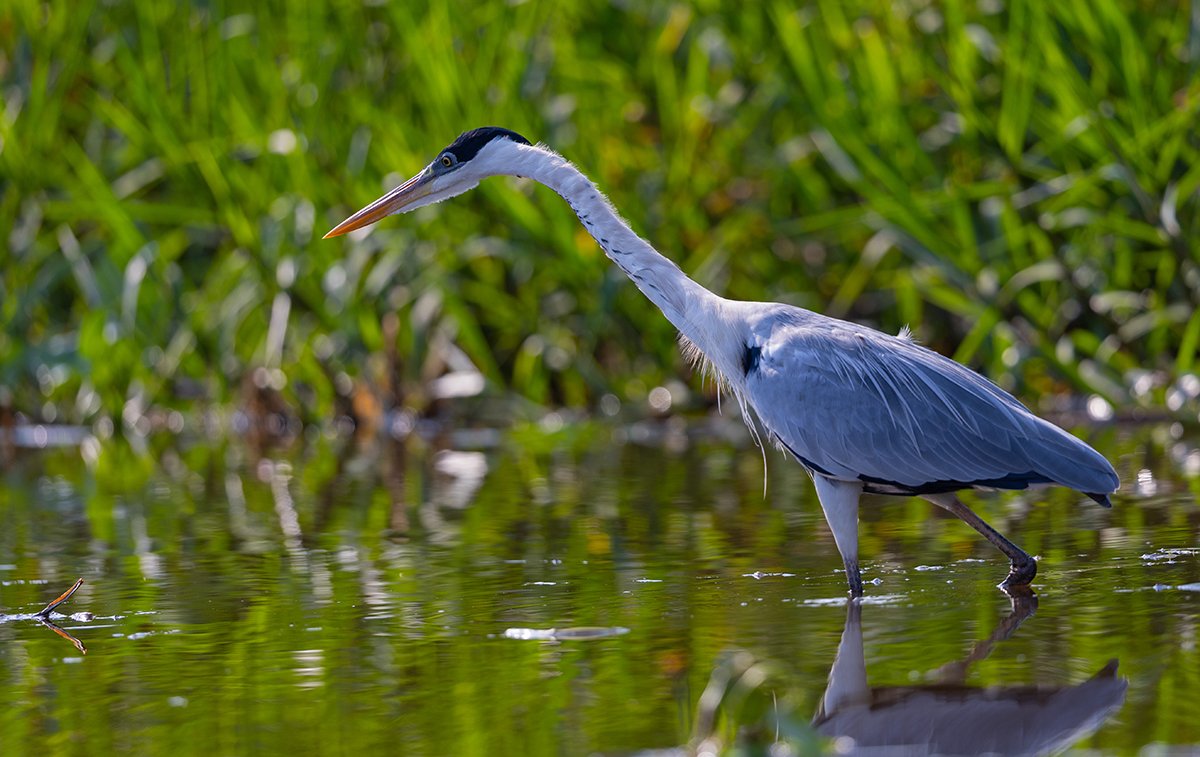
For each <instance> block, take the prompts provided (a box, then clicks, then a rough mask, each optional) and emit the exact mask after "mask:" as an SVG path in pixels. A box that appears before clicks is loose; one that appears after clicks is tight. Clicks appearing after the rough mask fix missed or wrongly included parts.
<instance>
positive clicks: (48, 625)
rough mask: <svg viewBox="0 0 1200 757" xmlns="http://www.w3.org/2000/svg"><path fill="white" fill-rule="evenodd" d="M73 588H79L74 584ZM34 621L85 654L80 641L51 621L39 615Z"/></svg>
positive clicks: (85, 651) (85, 650) (85, 649)
mask: <svg viewBox="0 0 1200 757" xmlns="http://www.w3.org/2000/svg"><path fill="white" fill-rule="evenodd" d="M75 586H76V587H78V586H79V584H75ZM74 590H75V589H72V590H71V591H74ZM67 595H68V596H70V592H67ZM34 620H36V621H37V622H39V623H41V624H42V625H44V626H45V627H46V628H49V629H50V630H51V631H53V632H54V633H56V634H58V635H59V636H61V637H63V638H64V639H66V640H67V641H69V642H71V643H72V644H74V645H75V648H76V649H78V650H79V651H80V652H82V653H83V654H87V647H85V646H84V645H83V642H82V641H80V640H79V639H77V638H75V637H74V636H72V635H71V634H70V633H68V632H67V631H64V630H63V629H61V628H59V627H58V625H57V624H55V623H54V622H52V621H50V620H47V619H46V618H45V617H44V616H42V615H40V614H39V615H35V616H34Z"/></svg>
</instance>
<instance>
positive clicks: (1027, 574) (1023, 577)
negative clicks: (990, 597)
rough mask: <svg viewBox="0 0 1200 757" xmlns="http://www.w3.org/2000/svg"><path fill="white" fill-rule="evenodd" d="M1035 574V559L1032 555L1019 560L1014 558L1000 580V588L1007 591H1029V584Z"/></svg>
mask: <svg viewBox="0 0 1200 757" xmlns="http://www.w3.org/2000/svg"><path fill="white" fill-rule="evenodd" d="M1036 575H1037V560H1034V559H1033V558H1032V557H1026V558H1025V559H1024V560H1022V561H1020V562H1017V561H1015V560H1014V561H1013V563H1012V567H1011V568H1009V570H1008V576H1007V577H1006V578H1005V579H1004V580H1003V581H1001V582H1000V588H1001V589H1002V590H1004V591H1005V592H1009V593H1012V592H1014V591H1017V592H1024V591H1029V584H1031V583H1033V578H1034V576H1036Z"/></svg>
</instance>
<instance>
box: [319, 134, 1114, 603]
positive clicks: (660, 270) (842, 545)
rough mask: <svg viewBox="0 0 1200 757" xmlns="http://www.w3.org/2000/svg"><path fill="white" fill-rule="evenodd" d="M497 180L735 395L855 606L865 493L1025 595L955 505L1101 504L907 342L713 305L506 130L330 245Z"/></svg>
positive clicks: (801, 314)
mask: <svg viewBox="0 0 1200 757" xmlns="http://www.w3.org/2000/svg"><path fill="white" fill-rule="evenodd" d="M504 175H508V176H519V177H525V178H529V179H532V180H534V181H536V182H539V183H541V184H543V185H545V186H547V187H549V188H550V189H552V190H553V191H554V192H556V193H557V194H558V195H560V196H561V197H562V198H563V199H564V200H566V202H567V204H568V205H569V206H570V208H571V210H572V211H573V212H574V213H575V215H576V216H578V218H579V221H580V223H582V224H583V227H584V228H585V229H586V230H587V232H588V234H590V235H591V236H592V237H593V238H594V239H595V240H596V242H597V243H598V244H599V245H600V248H601V249H602V250H603V251H604V253H605V255H606V256H607V257H608V258H609V259H610V260H611V261H612V262H613V263H614V264H616V266H617V267H618V268H620V269H621V270H622V271H624V272H625V274H626V275H628V277H629V278H630V279H631V280H632V281H633V283H634V285H635V286H637V288H638V289H639V290H641V291H642V293H643V294H645V295H646V297H647V298H649V299H650V301H651V302H652V303H654V305H655V306H657V307H658V309H659V310H660V311H662V314H663V315H664V316H665V317H666V318H667V320H668V321H670V322H671V324H673V325H674V326H675V328H676V329H678V331H679V333H680V342H681V344H682V345H683V347H684V351H685V353H686V354H688V355H689V357H691V358H692V359H693V360H695V361H696V362H697V363H698V364H699V366H700V367H701V368H702V369H704V370H708V371H710V372H711V373H712V374H714V375H715V376H716V377H717V380H718V382H719V384H720V386H721V387H722V388H723V389H724V390H725V391H728V392H729V393H730V394H731V395H732V397H733V398H734V400H735V401H736V402H737V404H738V406H739V408H740V410H741V411H742V416H743V418H744V420H745V421H746V423H747V425H748V426H749V428H750V431H751V433H752V434H753V435H754V437H755V439H756V441H760V440H761V438H762V436H765V438H766V440H767V441H768V442H770V443H773V444H774V445H775V446H776V447H778V448H779V449H780V450H782V451H783V453H784V454H786V455H789V456H791V457H792V458H794V459H795V460H796V461H797V462H799V463H800V465H802V466H803V467H804V468H805V469H806V470H807V471H808V473H809V475H810V476H811V478H812V481H813V484H814V487H815V489H816V493H817V498H818V500H819V501H820V504H821V509H822V510H823V512H824V514H825V520H826V522H827V523H828V525H829V528H830V530H831V531H832V534H833V540H834V543H835V545H836V547H837V549H838V552H839V553H840V555H841V558H842V563H843V568H844V571H845V575H846V582H847V584H848V587H849V593H850V595H851V596H852V597H861V596H862V594H863V581H862V571H861V568H860V565H859V551H858V513H859V500H860V496H861V495H862V494H864V493H873V494H886V495H897V496H919V497H923V498H924V499H926V500H928V501H930V502H932V503H933V504H934V505H937V506H938V507H941V508H943V509H945V510H946V511H948V512H950V513H951V514H953V515H955V516H957V517H958V518H959V519H961V520H963V521H964V522H965V523H967V524H968V525H970V526H971V527H972V528H974V529H975V530H976V531H978V532H979V533H980V534H982V535H983V537H984V538H986V539H987V540H988V541H989V542H991V543H992V544H993V545H994V546H995V547H996V548H997V549H999V550H1000V551H1001V552H1002V553H1003V554H1004V555H1005V556H1006V557H1008V559H1009V561H1010V568H1009V572H1008V575H1007V576H1006V577H1005V578H1004V579H1003V580H1002V581H1001V583H1000V584H999V587H1000V588H1001V589H1002V590H1004V591H1006V592H1010V593H1011V592H1013V591H1030V589H1029V587H1030V584H1031V583H1032V581H1033V579H1034V577H1035V576H1036V575H1037V561H1036V560H1035V559H1034V558H1033V557H1031V556H1030V555H1029V554H1028V553H1027V552H1025V551H1024V550H1022V549H1021V548H1020V547H1018V546H1017V545H1015V544H1013V543H1012V542H1011V541H1009V540H1008V539H1007V538H1005V537H1004V536H1003V535H1001V534H1000V533H999V532H998V531H996V530H995V529H994V528H992V527H991V526H990V525H988V524H987V523H986V522H985V521H984V520H983V519H982V518H980V517H979V516H978V515H977V514H976V513H975V512H974V511H972V510H971V509H970V508H969V507H967V506H966V505H965V504H963V502H962V501H961V500H960V499H959V497H958V496H957V494H956V493H957V492H959V491H962V490H971V489H985V490H994V489H1012V490H1020V489H1028V488H1030V487H1041V486H1048V485H1058V486H1064V487H1067V488H1070V489H1074V490H1076V491H1079V492H1081V493H1083V494H1085V495H1087V496H1088V497H1090V498H1091V499H1092V500H1095V501H1096V502H1097V503H1099V504H1100V505H1103V506H1105V507H1111V506H1112V502H1111V499H1110V497H1109V495H1110V494H1112V493H1113V492H1115V491H1116V490H1117V489H1118V487H1119V479H1118V477H1117V474H1116V471H1115V470H1114V469H1113V467H1112V465H1111V464H1110V463H1109V461H1108V460H1107V459H1106V458H1105V457H1104V456H1103V455H1101V454H1100V453H1099V452H1097V451H1096V450H1094V449H1093V448H1092V447H1090V446H1089V445H1088V444H1087V443H1085V442H1084V441H1082V440H1080V439H1078V438H1077V437H1075V436H1072V435H1071V434H1069V433H1067V432H1066V431H1064V430H1062V429H1061V428H1059V427H1058V426H1056V425H1054V424H1052V423H1050V422H1048V421H1046V420H1044V419H1042V418H1040V417H1038V416H1036V415H1034V414H1033V413H1032V412H1030V411H1029V410H1028V409H1027V408H1026V407H1025V406H1024V405H1022V404H1021V403H1020V402H1019V401H1018V400H1017V399H1016V398H1014V397H1013V396H1012V395H1011V394H1009V393H1008V392H1006V391H1004V390H1003V389H1001V388H1000V387H999V386H997V385H996V384H994V383H992V382H991V381H989V380H988V379H986V378H984V377H983V376H981V375H980V374H978V373H976V372H975V371H973V370H971V369H969V368H967V367H966V366H964V365H962V364H960V363H957V362H955V361H954V360H951V359H949V358H947V357H945V356H943V355H941V354H939V353H937V352H934V351H932V350H930V349H927V348H925V347H923V346H922V345H920V344H918V343H917V342H916V341H915V340H914V339H913V338H912V336H911V334H910V333H909V331H908V329H907V328H905V329H904V330H902V331H901V332H900V334H898V335H896V336H893V335H890V334H885V333H883V332H880V331H877V330H875V329H872V328H869V327H867V326H863V325H859V324H856V323H853V322H849V321H844V320H840V319H837V318H831V317H828V316H825V315H821V314H820V313H817V312H814V311H811V310H806V309H804V308H800V307H795V306H792V305H786V304H780V303H772V302H748V301H739V300H732V299H726V298H724V297H721V296H719V295H717V294H715V293H713V292H711V291H709V290H708V289H707V288H705V287H704V286H702V285H701V284H699V283H698V282H696V281H694V280H693V279H691V278H690V277H688V276H687V275H686V274H685V273H684V272H683V271H682V270H681V269H680V268H679V266H678V265H676V264H675V263H674V262H672V261H671V260H670V259H668V258H667V257H665V256H663V255H662V254H661V253H659V252H658V251H657V250H655V249H654V247H652V246H651V245H650V243H649V242H647V241H646V240H645V239H643V238H642V237H640V236H638V234H637V233H636V232H634V230H633V229H632V228H631V227H630V225H629V223H628V222H626V221H625V220H624V219H623V218H622V217H621V216H620V215H619V214H618V213H617V211H616V209H615V208H614V207H613V205H612V204H611V203H610V202H609V201H608V199H607V198H606V197H605V196H604V195H603V194H602V193H601V192H600V190H599V189H597V188H596V185H595V184H594V183H593V182H592V181H591V180H590V179H589V178H587V176H585V175H584V173H583V172H582V171H581V170H580V169H578V168H577V167H575V165H573V164H572V163H571V162H570V161H568V160H567V159H565V158H564V157H562V156H561V155H559V154H558V153H557V152H555V151H554V150H552V149H550V148H549V147H547V146H546V145H544V144H533V143H531V142H530V141H529V140H528V139H526V138H525V137H523V136H521V135H520V134H518V133H517V132H515V131H511V130H509V129H505V128H501V127H497V126H487V127H482V128H478V129H472V130H470V131H467V132H464V133H463V134H461V135H460V136H459V137H458V138H457V139H455V140H454V141H453V142H452V143H451V144H450V145H449V146H447V147H446V148H445V149H443V150H442V151H441V152H439V153H438V154H437V156H436V157H435V158H434V159H433V161H432V162H430V163H429V164H428V165H427V166H425V168H423V169H422V170H421V171H420V172H418V173H417V174H416V175H415V176H413V177H412V178H411V179H409V180H407V181H405V182H403V183H402V184H400V185H399V186H397V187H396V188H395V189H393V190H391V191H390V192H387V193H386V194H384V195H383V196H382V197H380V198H379V199H377V200H375V201H374V202H372V203H370V204H369V205H367V206H366V207H364V208H362V209H361V210H359V211H358V212H356V213H354V214H353V215H351V216H350V217H349V218H347V219H346V220H344V221H342V222H341V223H340V224H338V225H337V226H335V227H334V228H333V229H332V230H331V231H329V233H328V234H326V235H325V238H330V237H336V236H339V235H342V234H346V233H348V232H351V231H354V230H356V229H361V228H363V227H365V226H368V225H370V224H373V223H375V222H376V221H379V220H380V219H382V218H384V217H386V216H389V215H393V214H397V213H406V212H408V211H411V210H415V209H416V208H420V207H424V206H427V205H431V204H433V203H437V202H441V201H443V200H446V199H449V198H451V197H454V196H456V195H460V194H462V193H463V192H466V191H468V190H470V189H473V188H474V187H476V186H477V185H478V184H479V182H480V181H482V180H483V179H485V178H488V177H492V176H504ZM756 424H757V425H756ZM760 443H762V442H761V441H760Z"/></svg>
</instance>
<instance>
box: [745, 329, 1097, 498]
mask: <svg viewBox="0 0 1200 757" xmlns="http://www.w3.org/2000/svg"><path fill="white" fill-rule="evenodd" d="M752 333H753V336H752V338H751V343H750V344H748V345H747V356H748V358H749V357H751V356H752V357H753V359H752V360H751V359H747V360H744V361H743V362H744V367H745V368H746V373H745V379H746V382H745V387H746V399H747V401H748V402H749V403H750V405H751V406H752V407H753V408H754V410H755V412H756V413H757V415H758V416H759V418H760V420H761V421H762V422H763V424H764V425H765V426H766V427H767V429H768V430H769V431H770V432H771V434H772V435H773V436H774V437H775V439H776V440H777V441H778V442H780V443H781V444H783V445H784V446H786V447H787V449H788V450H790V451H791V452H792V454H793V455H795V456H796V457H797V458H798V459H799V460H800V461H801V462H802V463H803V464H804V465H806V466H807V467H809V468H810V469H812V470H814V471H816V472H818V473H823V474H825V475H828V476H831V477H833V478H839V479H847V480H860V481H863V482H864V484H865V486H864V488H865V489H866V490H867V491H877V492H884V493H903V494H931V493H936V492H946V491H953V490H956V489H963V488H968V487H972V486H977V487H991V488H1001V489H1024V488H1026V487H1028V486H1030V485H1031V484H1047V483H1057V484H1061V485H1063V486H1068V487H1070V488H1072V489H1076V490H1079V491H1081V492H1084V493H1087V494H1090V495H1094V497H1093V498H1095V499H1097V501H1100V502H1101V503H1102V504H1107V497H1105V496H1104V495H1105V494H1107V493H1109V492H1112V491H1115V490H1116V488H1117V484H1118V480H1117V475H1116V473H1115V472H1114V471H1113V468H1112V466H1111V465H1109V463H1108V461H1107V460H1105V459H1104V457H1103V456H1101V455H1100V454H1099V453H1098V452H1096V451H1095V450H1093V449H1092V448H1091V447H1089V446H1088V445H1087V444H1085V443H1084V442H1082V441H1080V440H1079V439H1076V438H1075V437H1074V436H1071V435H1070V434H1068V433H1066V432H1065V431H1063V430H1062V429H1060V428H1058V427H1057V426H1055V425H1053V424H1051V423H1048V422H1046V421H1044V420H1042V419H1040V418H1038V417H1037V416H1035V415H1033V414H1032V413H1030V412H1029V411H1028V410H1027V409H1026V408H1025V407H1024V406H1023V405H1022V404H1021V403H1020V402H1018V401H1017V400H1016V399H1014V398H1013V397H1012V395H1010V394H1008V393H1007V392H1005V391H1004V390H1002V389H1000V388H999V387H998V386H996V385H995V384H993V383H991V382H990V381H988V380H987V379H985V378H983V377H982V376H980V375H979V374H977V373H975V372H974V371H971V370H969V369H968V368H966V367H964V366H962V365H960V364H958V363H956V362H954V361H953V360H950V359H948V358H945V357H943V356H942V355H939V354H937V353H936V352H933V351H931V350H928V349H925V348H924V347H921V346H919V345H917V344H915V343H914V342H912V341H911V340H910V339H907V338H903V337H893V336H889V335H886V334H882V333H880V332H878V331H874V330H872V329H868V328H865V327H862V326H857V325H855V324H851V323H847V322H845V321H839V320H836V319H832V318H825V317H823V316H819V315H816V314H813V313H809V312H807V311H799V310H795V309H791V308H788V309H781V310H779V311H777V312H775V313H773V314H771V315H769V316H767V317H765V318H763V319H762V320H761V321H760V322H759V323H758V325H757V326H756V327H754V328H753V329H752Z"/></svg>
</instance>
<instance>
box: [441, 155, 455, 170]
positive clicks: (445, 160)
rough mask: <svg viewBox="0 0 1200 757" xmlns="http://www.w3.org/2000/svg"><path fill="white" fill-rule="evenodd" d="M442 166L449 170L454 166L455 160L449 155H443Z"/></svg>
mask: <svg viewBox="0 0 1200 757" xmlns="http://www.w3.org/2000/svg"><path fill="white" fill-rule="evenodd" d="M442 165H443V166H445V167H446V168H449V167H450V166H452V165H454V159H453V158H451V157H450V156H449V155H443V156H442Z"/></svg>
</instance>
